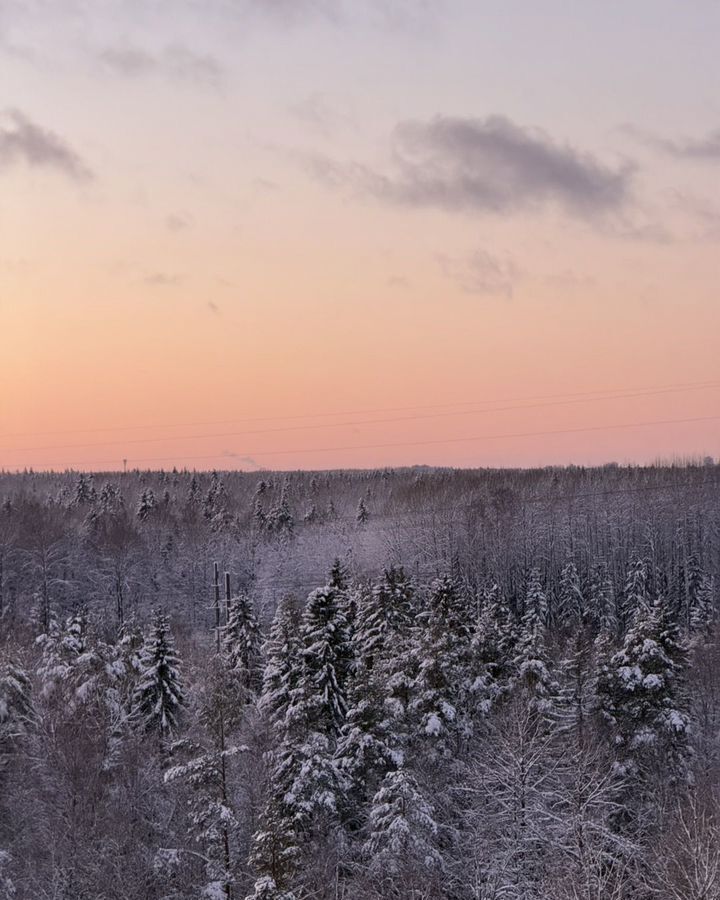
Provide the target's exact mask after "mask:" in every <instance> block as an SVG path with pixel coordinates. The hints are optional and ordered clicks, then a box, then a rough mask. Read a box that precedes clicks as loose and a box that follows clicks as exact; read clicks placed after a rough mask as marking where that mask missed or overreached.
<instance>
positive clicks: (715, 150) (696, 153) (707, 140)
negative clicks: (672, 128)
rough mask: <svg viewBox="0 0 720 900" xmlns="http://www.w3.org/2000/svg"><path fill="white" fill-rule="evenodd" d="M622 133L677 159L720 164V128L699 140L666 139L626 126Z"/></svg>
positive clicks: (632, 126)
mask: <svg viewBox="0 0 720 900" xmlns="http://www.w3.org/2000/svg"><path fill="white" fill-rule="evenodd" d="M621 131H622V132H623V133H625V134H627V135H629V136H630V137H632V138H634V139H635V140H637V141H640V143H642V144H645V146H647V147H651V148H652V149H653V150H657V151H658V152H660V153H664V154H666V155H668V156H674V157H675V158H676V159H690V160H693V159H694V160H701V161H702V160H704V161H707V162H720V128H716V129H715V130H714V131H709V132H708V133H707V134H705V135H703V136H701V137H697V138H678V139H672V138H665V137H660V136H658V135H656V134H652V133H651V132H648V131H644V130H643V129H641V128H637V127H636V126H634V125H624V126H623V127H622V128H621Z"/></svg>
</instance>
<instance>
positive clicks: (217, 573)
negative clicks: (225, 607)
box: [213, 563, 220, 653]
mask: <svg viewBox="0 0 720 900" xmlns="http://www.w3.org/2000/svg"><path fill="white" fill-rule="evenodd" d="M213 568H214V574H215V645H216V648H217V652H218V653H220V567H219V566H218V564H217V563H213Z"/></svg>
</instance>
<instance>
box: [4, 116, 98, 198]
mask: <svg viewBox="0 0 720 900" xmlns="http://www.w3.org/2000/svg"><path fill="white" fill-rule="evenodd" d="M17 163H24V164H25V165H28V166H30V167H32V168H45V169H54V170H55V171H56V172H59V173H60V174H62V175H65V176H66V177H68V178H70V179H72V180H73V181H78V182H81V181H89V180H90V179H91V178H92V177H93V175H92V172H91V170H90V168H89V167H88V166H87V165H86V163H85V162H84V161H83V159H82V158H81V157H80V156H79V155H78V153H76V152H75V150H73V149H72V147H71V146H70V145H69V144H68V143H67V142H66V141H65V140H64V139H63V138H61V137H60V136H59V135H58V134H55V132H53V131H49V130H48V129H46V128H43V127H41V126H40V125H37V124H36V123H35V122H33V121H31V120H30V119H29V118H28V117H27V116H26V115H24V114H23V113H22V112H20V111H19V110H15V109H13V110H7V111H6V112H5V113H4V115H3V117H2V119H0V169H2V168H6V167H9V166H11V165H14V164H17Z"/></svg>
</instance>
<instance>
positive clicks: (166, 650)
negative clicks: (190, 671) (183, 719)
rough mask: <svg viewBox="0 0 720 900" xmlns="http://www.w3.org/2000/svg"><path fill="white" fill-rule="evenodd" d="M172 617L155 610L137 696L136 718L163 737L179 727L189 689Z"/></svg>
mask: <svg viewBox="0 0 720 900" xmlns="http://www.w3.org/2000/svg"><path fill="white" fill-rule="evenodd" d="M179 665H180V659H179V657H178V655H177V653H176V652H175V646H174V644H173V639H172V634H171V633H170V626H169V623H168V619H167V617H166V616H164V615H163V614H162V613H161V612H160V611H159V610H158V611H157V612H156V613H155V616H154V619H153V623H152V626H151V627H150V630H149V631H148V633H147V635H146V637H145V641H144V643H143V648H142V651H141V653H140V677H139V679H138V684H137V687H136V688H135V693H134V696H133V711H132V715H133V718H134V720H135V721H136V722H137V723H138V725H140V726H141V727H142V728H143V729H144V730H146V731H151V732H155V733H156V734H157V735H158V737H159V738H160V740H161V741H163V740H164V739H166V738H167V737H169V736H170V735H172V734H173V733H174V732H175V731H176V730H177V727H178V720H179V716H180V712H181V710H182V707H183V706H184V705H185V702H186V701H185V692H184V688H183V684H182V679H181V676H180V670H179Z"/></svg>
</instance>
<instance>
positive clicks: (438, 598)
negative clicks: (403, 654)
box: [413, 576, 472, 756]
mask: <svg viewBox="0 0 720 900" xmlns="http://www.w3.org/2000/svg"><path fill="white" fill-rule="evenodd" d="M421 629H422V630H421V632H420V637H419V646H418V668H419V671H418V676H417V680H416V687H415V690H416V698H415V700H414V701H413V707H414V710H415V713H416V715H417V716H418V727H419V730H420V732H421V733H422V734H424V735H426V736H427V737H428V738H429V739H430V745H429V746H430V747H431V748H432V750H431V753H432V754H433V755H439V756H446V755H452V754H453V753H456V752H457V750H458V742H459V741H460V740H461V739H462V738H465V737H467V736H468V735H469V733H470V719H469V716H468V710H469V706H470V703H469V698H470V691H471V673H472V669H471V646H470V645H471V636H472V631H471V626H470V613H469V604H468V603H467V601H466V599H465V597H464V596H463V595H462V593H461V591H460V588H459V586H458V584H457V583H456V581H455V580H454V579H453V578H451V577H449V576H445V577H443V578H439V579H437V580H436V581H435V582H433V584H432V585H431V588H430V596H429V598H428V605H427V609H426V610H425V612H424V613H423V615H422V617H421Z"/></svg>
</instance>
